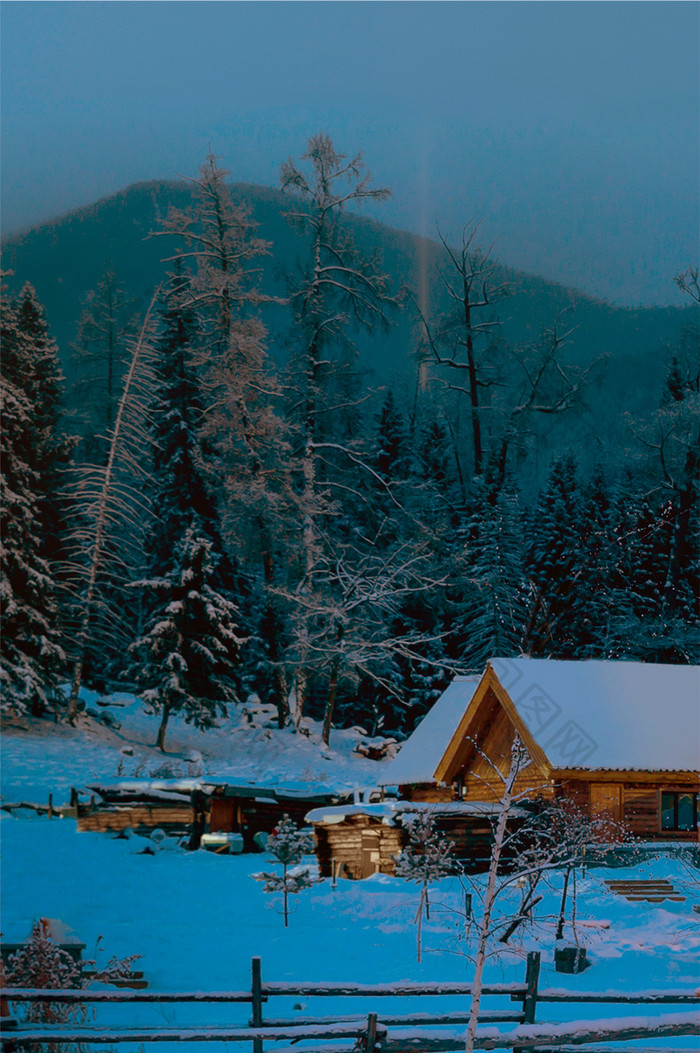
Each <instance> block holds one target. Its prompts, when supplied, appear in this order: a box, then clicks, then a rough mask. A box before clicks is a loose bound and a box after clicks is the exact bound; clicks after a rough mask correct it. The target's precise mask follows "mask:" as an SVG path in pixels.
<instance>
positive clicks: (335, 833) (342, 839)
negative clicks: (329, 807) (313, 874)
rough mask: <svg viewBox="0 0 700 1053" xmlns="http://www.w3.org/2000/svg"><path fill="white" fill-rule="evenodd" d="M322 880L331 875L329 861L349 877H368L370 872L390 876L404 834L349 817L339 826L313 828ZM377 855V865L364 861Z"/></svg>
mask: <svg viewBox="0 0 700 1053" xmlns="http://www.w3.org/2000/svg"><path fill="white" fill-rule="evenodd" d="M315 834H316V846H317V855H318V862H319V869H320V871H321V877H330V876H331V874H332V860H333V859H335V860H336V862H337V863H338V864H340V863H342V864H344V869H343V874H344V876H345V877H349V878H362V877H369V876H370V874H371V873H376V872H379V873H381V874H393V872H394V857H395V856H398V855H399V854H400V853H401V849H402V848H403V844H404V838H405V835H404V832H403V829H402V828H401V827H398V826H385V825H384V824H383V823H382V822H381V821H379V820H377V819H374V818H373V817H371V816H365V815H353V816H348V818H347V819H345V820H344V821H343V822H342V823H334V824H333V825H332V826H321V825H320V824H319V825H318V826H316V827H315ZM370 852H372V853H377V854H378V856H379V858H378V860H377V861H376V863H373V862H370V860H369V859H368V858H367V857H368V855H369V853H370Z"/></svg>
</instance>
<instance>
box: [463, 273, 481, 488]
mask: <svg viewBox="0 0 700 1053" xmlns="http://www.w3.org/2000/svg"><path fill="white" fill-rule="evenodd" d="M463 302H464V329H465V332H466V336H467V365H468V373H469V400H470V402H471V411H472V436H473V439H474V475H481V470H482V466H483V451H482V448H481V420H480V417H479V387H478V383H477V377H476V360H475V358H474V337H473V335H472V320H471V303H470V300H469V284H468V282H466V281H465V282H464V301H463Z"/></svg>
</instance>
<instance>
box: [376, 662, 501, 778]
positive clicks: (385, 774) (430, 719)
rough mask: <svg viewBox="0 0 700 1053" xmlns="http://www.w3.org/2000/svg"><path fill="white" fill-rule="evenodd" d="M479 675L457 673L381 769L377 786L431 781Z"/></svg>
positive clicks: (471, 695)
mask: <svg viewBox="0 0 700 1053" xmlns="http://www.w3.org/2000/svg"><path fill="white" fill-rule="evenodd" d="M480 679H481V677H479V676H457V677H455V679H454V680H453V681H452V683H451V684H450V686H449V687H448V688H447V689H446V691H444V692H443V694H442V695H441V696H440V698H439V699H438V700H437V702H436V703H435V705H434V706H433V708H432V709H431V710H430V711H429V712H428V713H426V715H425V716H424V717H423V719H422V721H421V722H420V724H419V725H418V727H417V728H416V729H415V731H414V732H413V734H412V735H411V736H410V738H408V739H406V741H405V742H404V744H403V745H402V747H401V749H400V750H399V752H398V754H397V755H396V757H394V759H393V760H392V761H390V762H389V763H388V764H387V765H386V766H385V767H384V769H383V770H382V774H381V777H380V779H379V785H380V786H406V785H408V784H409V783H413V782H433V781H434V778H435V769H436V768H437V766H438V764H439V762H440V760H441V759H442V755H443V753H444V752H445V749H446V748H447V744H448V742H449V741H450V739H451V738H452V736H453V735H454V733H455V731H456V730H457V726H458V724H459V722H460V720H461V719H462V717H463V716H464V713H465V710H466V708H467V706H468V705H469V703H470V702H471V700H472V697H473V695H474V692H475V691H476V689H477V686H478V683H479V680H480Z"/></svg>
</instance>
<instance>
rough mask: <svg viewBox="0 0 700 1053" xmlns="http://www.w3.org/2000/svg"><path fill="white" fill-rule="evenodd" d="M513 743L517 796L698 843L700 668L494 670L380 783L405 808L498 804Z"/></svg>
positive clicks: (439, 708) (522, 663)
mask: <svg viewBox="0 0 700 1053" xmlns="http://www.w3.org/2000/svg"><path fill="white" fill-rule="evenodd" d="M516 732H517V734H518V735H519V736H520V739H521V741H522V743H523V744H524V746H525V747H526V749H527V753H528V758H529V759H528V760H527V762H526V763H525V764H524V765H523V768H522V770H521V771H520V773H519V775H518V778H517V782H516V792H517V793H525V794H527V795H528V796H530V797H532V798H533V799H534V798H553V797H567V798H570V799H572V800H574V801H576V802H577V803H578V805H579V806H581V807H582V808H583V809H584V810H585V811H586V812H587V813H589V814H590V815H591V816H593V815H596V814H599V813H601V812H606V813H608V814H609V815H610V816H611V817H612V818H613V819H615V820H617V821H620V822H622V823H623V824H624V825H625V826H626V827H627V828H628V829H629V831H630V832H631V833H632V834H633V835H636V836H637V837H639V838H643V839H645V840H663V841H698V839H699V831H698V811H699V807H698V797H699V795H700V775H699V774H698V768H699V767H700V667H697V666H675V665H647V664H644V663H641V662H612V661H582V662H574V661H553V660H540V659H530V658H516V659H510V658H508V659H505V658H502V659H493V660H492V661H490V662H489V663H488V665H487V667H486V671H485V672H484V674H483V676H482V677H481V678H474V677H457V678H456V679H455V680H454V681H453V682H452V684H451V685H450V686H449V687H448V688H447V690H446V691H445V693H444V694H443V695H442V697H441V698H440V699H438V701H437V702H436V703H435V706H434V707H433V709H432V710H431V711H430V712H429V713H428V714H427V716H426V717H425V719H424V720H423V721H422V723H421V724H420V725H419V726H418V727H417V728H416V730H415V731H414V733H413V735H412V736H411V737H410V738H409V739H408V740H407V741H406V743H405V744H404V745H403V746H402V748H401V750H400V752H399V753H398V755H397V756H396V758H395V759H394V760H393V761H391V762H390V763H389V764H388V765H386V767H385V768H384V769H383V772H382V775H381V779H380V782H381V784H382V785H384V786H398V788H399V793H400V796H401V797H403V798H405V799H406V800H409V801H432V802H441V801H445V802H446V801H454V800H457V801H494V800H496V799H497V798H498V797H499V796H500V794H501V792H502V781H501V780H500V779H499V777H498V775H497V773H496V772H495V770H494V766H495V768H497V769H498V771H500V772H501V773H502V775H505V774H506V773H507V772H508V769H509V765H510V759H511V748H512V745H513V741H514V737H515V734H516Z"/></svg>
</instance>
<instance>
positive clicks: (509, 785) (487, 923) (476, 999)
mask: <svg viewBox="0 0 700 1053" xmlns="http://www.w3.org/2000/svg"><path fill="white" fill-rule="evenodd" d="M520 763H521V746H520V740H519V739H518V737H517V736H516V738H515V741H514V742H513V750H512V754H511V763H510V771H509V772H508V777H507V779H506V782H505V787H504V790H503V797H502V798H501V802H500V803H501V810H500V812H499V815H498V823H497V824H496V833H495V835H494V840H493V848H492V849H491V860H490V863H489V877H488V883H487V885H486V893H485V895H484V912H483V916H482V919H481V925H480V926H479V943H478V946H477V952H476V958H475V962H474V981H473V984H472V1004H471V1009H470V1012H469V1024H468V1026H467V1040H466V1044H465V1053H473V1050H474V1038H475V1035H476V1027H477V1024H478V1022H479V1008H480V1005H481V987H482V977H483V973H484V965H485V964H486V951H487V948H488V942H489V937H490V935H491V914H492V911H493V905H494V902H495V900H496V878H497V874H498V866H499V863H500V861H501V852H502V851H503V841H504V838H505V833H506V826H507V823H508V814H509V812H510V808H511V805H512V803H513V788H514V786H515V780H516V777H517V775H518V771H519V770H520Z"/></svg>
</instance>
